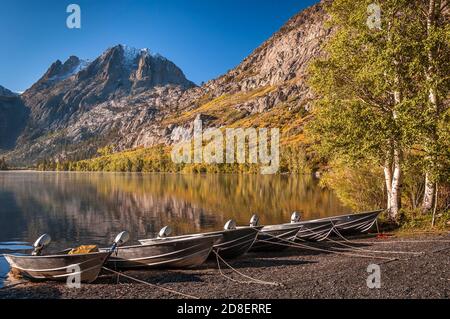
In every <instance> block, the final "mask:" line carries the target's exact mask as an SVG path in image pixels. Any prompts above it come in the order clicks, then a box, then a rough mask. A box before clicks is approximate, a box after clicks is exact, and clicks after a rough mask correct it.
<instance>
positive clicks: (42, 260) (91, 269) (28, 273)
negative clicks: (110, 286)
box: [4, 252, 109, 283]
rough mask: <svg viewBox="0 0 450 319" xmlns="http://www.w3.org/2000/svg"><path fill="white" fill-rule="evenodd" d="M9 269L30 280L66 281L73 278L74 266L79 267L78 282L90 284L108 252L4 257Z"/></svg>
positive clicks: (95, 277)
mask: <svg viewBox="0 0 450 319" xmlns="http://www.w3.org/2000/svg"><path fill="white" fill-rule="evenodd" d="M4 256H5V259H6V260H7V261H8V263H9V265H10V266H11V269H12V270H13V271H14V272H17V273H19V274H20V275H21V276H23V277H24V278H27V279H31V280H53V281H67V278H68V277H69V276H73V275H74V274H75V272H74V268H73V266H74V265H77V266H79V267H80V271H79V274H80V281H81V282H83V283H91V282H93V281H94V280H95V279H97V277H98V275H99V273H100V271H101V269H102V266H103V264H104V262H105V260H106V259H107V258H108V256H109V252H98V253H89V254H74V255H65V254H64V255H52V256H18V255H4Z"/></svg>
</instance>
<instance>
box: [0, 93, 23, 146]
mask: <svg viewBox="0 0 450 319" xmlns="http://www.w3.org/2000/svg"><path fill="white" fill-rule="evenodd" d="M27 118H28V109H27V108H26V107H25V105H24V104H23V102H22V100H21V98H20V96H19V95H18V94H16V93H13V92H11V91H10V90H8V89H6V88H4V87H3V86H1V85H0V152H1V151H2V150H3V151H5V150H10V149H12V148H14V146H15V144H16V140H17V138H18V136H19V135H20V133H21V132H22V130H23V128H24V126H25V123H26V121H27Z"/></svg>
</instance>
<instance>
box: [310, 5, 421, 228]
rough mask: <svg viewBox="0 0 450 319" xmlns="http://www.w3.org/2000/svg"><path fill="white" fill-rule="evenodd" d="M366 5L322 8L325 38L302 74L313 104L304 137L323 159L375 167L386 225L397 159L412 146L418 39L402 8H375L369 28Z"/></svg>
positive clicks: (398, 172) (396, 197)
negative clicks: (326, 27) (328, 32)
mask: <svg viewBox="0 0 450 319" xmlns="http://www.w3.org/2000/svg"><path fill="white" fill-rule="evenodd" d="M372 2H373V1H354V0H335V1H333V2H332V4H330V5H329V6H328V8H327V11H328V13H329V15H330V20H329V23H330V27H331V30H332V31H331V32H332V35H331V38H330V40H329V41H328V42H327V43H326V44H325V46H324V52H325V54H324V55H323V56H322V57H320V58H318V59H317V60H316V61H315V62H314V63H312V65H311V67H310V70H309V74H310V85H311V87H312V88H313V90H314V91H315V93H316V94H317V97H318V98H317V100H316V102H315V104H314V108H313V114H314V120H313V121H311V122H310V124H309V126H308V132H309V134H310V136H311V137H312V140H313V142H314V143H315V148H316V150H317V151H318V152H319V153H322V154H324V155H325V156H327V157H329V158H334V157H337V158H341V159H343V158H344V159H346V160H347V161H348V162H349V163H352V165H355V164H356V166H357V164H358V162H362V161H364V162H367V161H369V162H372V163H374V164H375V165H378V166H379V168H380V169H381V170H382V171H383V173H384V176H385V185H386V192H387V195H388V196H387V209H388V212H389V217H390V218H391V219H396V218H397V216H398V213H399V210H400V208H401V186H402V172H403V166H404V165H405V162H404V153H405V151H408V150H409V149H410V147H411V145H412V144H413V143H414V138H415V137H414V135H415V134H414V130H412V129H411V124H410V123H409V122H410V119H411V110H412V109H415V107H416V105H417V92H416V87H415V86H414V85H413V83H414V76H415V72H411V71H412V70H413V68H411V65H413V64H414V61H415V59H416V56H417V50H418V49H419V47H420V41H419V40H420V38H419V35H420V34H417V32H416V30H415V28H417V25H416V24H414V23H409V22H410V20H411V16H412V15H414V14H415V12H414V6H412V5H411V2H410V0H395V1H394V0H392V1H388V0H386V1H381V2H380V3H379V4H378V5H376V6H375V9H376V8H377V6H378V9H379V13H380V14H379V15H378V17H379V18H380V21H378V23H375V24H374V23H372V24H371V23H369V22H370V21H371V20H370V19H371V18H372V17H370V14H373V12H374V4H373V3H372ZM368 9H369V10H368ZM375 11H376V10H375ZM368 15H369V16H368ZM372 22H373V21H372ZM371 25H372V27H371ZM374 25H375V26H376V27H375V28H374V27H373V26H374ZM413 115H414V112H413ZM414 123H415V122H414Z"/></svg>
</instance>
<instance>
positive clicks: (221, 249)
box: [210, 227, 262, 259]
mask: <svg viewBox="0 0 450 319" xmlns="http://www.w3.org/2000/svg"><path fill="white" fill-rule="evenodd" d="M261 228H262V227H239V228H237V229H232V230H224V231H221V232H219V233H221V234H222V238H221V239H219V240H218V241H217V242H216V243H215V244H214V251H215V252H216V253H217V254H219V256H220V257H222V258H224V259H232V258H236V257H239V256H241V255H244V254H245V253H246V252H248V251H249V249H250V248H251V247H252V245H253V243H254V242H255V240H256V238H257V236H258V233H259V230H260V229H261ZM210 257H211V258H216V255H215V253H211V254H210Z"/></svg>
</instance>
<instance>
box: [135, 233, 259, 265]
mask: <svg viewBox="0 0 450 319" xmlns="http://www.w3.org/2000/svg"><path fill="white" fill-rule="evenodd" d="M261 228H262V226H261V227H248V226H246V227H238V228H237V229H229V230H221V231H215V232H208V233H199V234H191V235H182V236H175V237H167V238H165V239H158V238H155V239H140V240H139V242H140V243H141V244H144V245H145V244H148V243H152V242H158V241H161V240H166V239H167V240H173V239H183V238H199V237H210V236H214V237H215V238H216V239H215V242H214V245H213V249H212V250H211V252H210V254H209V258H216V253H217V254H219V256H220V257H222V258H225V259H232V258H236V257H239V256H241V255H243V254H245V253H246V252H247V251H248V250H249V249H250V247H251V246H252V245H253V243H254V242H255V240H256V236H257V235H258V231H259V230H260V229H261Z"/></svg>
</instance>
